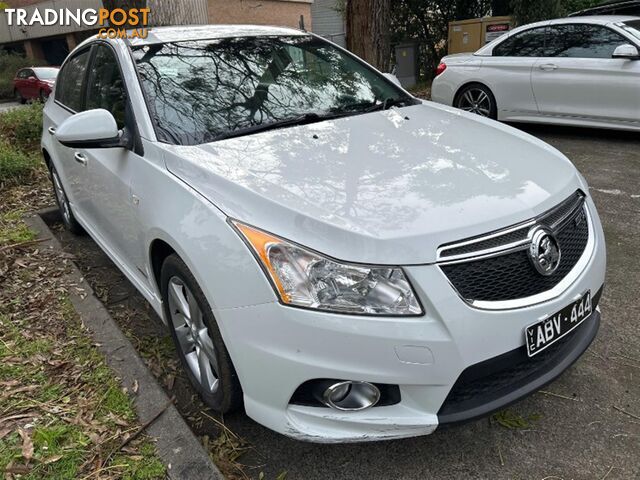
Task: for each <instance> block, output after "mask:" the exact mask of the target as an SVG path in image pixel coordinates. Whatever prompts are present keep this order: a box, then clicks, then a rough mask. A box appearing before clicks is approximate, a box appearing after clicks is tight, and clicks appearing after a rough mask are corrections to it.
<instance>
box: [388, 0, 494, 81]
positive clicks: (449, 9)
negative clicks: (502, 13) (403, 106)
mask: <svg viewBox="0 0 640 480" xmlns="http://www.w3.org/2000/svg"><path fill="white" fill-rule="evenodd" d="M490 10H491V1H490V0H453V1H452V0H397V1H395V2H394V8H393V11H392V12H391V17H392V19H391V31H392V32H393V36H392V42H393V43H399V42H402V41H406V40H415V41H417V42H418V43H419V47H420V51H419V57H420V62H421V70H422V73H423V75H424V76H426V77H432V76H433V72H434V70H435V66H436V65H437V62H439V61H440V58H442V57H443V56H444V55H446V52H447V36H448V32H449V22H451V21H453V20H464V19H468V18H478V17H482V16H485V15H487V14H488V13H489V12H490Z"/></svg>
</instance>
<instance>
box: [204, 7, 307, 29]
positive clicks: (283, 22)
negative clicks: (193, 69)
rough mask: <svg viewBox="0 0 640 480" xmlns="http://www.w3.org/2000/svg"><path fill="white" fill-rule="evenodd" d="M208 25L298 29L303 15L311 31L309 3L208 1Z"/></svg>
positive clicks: (305, 23)
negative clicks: (255, 25) (245, 25)
mask: <svg viewBox="0 0 640 480" xmlns="http://www.w3.org/2000/svg"><path fill="white" fill-rule="evenodd" d="M208 2H209V23H249V24H257V25H275V26H286V27H295V28H298V26H299V24H300V15H304V25H305V28H306V29H308V30H310V29H311V3H312V2H311V1H310V0H306V1H291V0H208Z"/></svg>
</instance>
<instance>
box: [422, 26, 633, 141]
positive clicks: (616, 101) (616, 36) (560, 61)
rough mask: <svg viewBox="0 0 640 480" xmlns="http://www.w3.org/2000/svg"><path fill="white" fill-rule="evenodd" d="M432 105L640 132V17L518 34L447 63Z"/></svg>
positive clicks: (496, 116) (445, 60)
mask: <svg viewBox="0 0 640 480" xmlns="http://www.w3.org/2000/svg"><path fill="white" fill-rule="evenodd" d="M432 100H433V101H435V102H438V103H444V104H446V105H453V106H455V107H458V108H460V109H462V110H466V111H470V112H474V113H477V114H479V115H482V116H485V117H490V118H493V119H497V120H503V121H510V122H537V123H553V124H562V125H576V126H584V127H598V128H616V129H624V130H640V17H628V16H627V17H623V16H594V17H574V18H563V19H558V20H551V21H546V22H540V23H534V24H531V25H525V26H523V27H519V28H516V29H514V30H513V31H512V32H511V33H510V34H509V35H505V36H503V37H500V38H499V39H496V40H495V41H493V42H491V43H489V44H488V45H486V46H484V47H483V48H481V49H480V50H478V51H477V52H475V53H464V54H458V55H450V56H447V57H445V58H443V59H442V62H441V63H440V65H439V66H438V70H437V76H436V78H435V80H434V82H433V87H432Z"/></svg>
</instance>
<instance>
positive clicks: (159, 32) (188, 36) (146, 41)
mask: <svg viewBox="0 0 640 480" xmlns="http://www.w3.org/2000/svg"><path fill="white" fill-rule="evenodd" d="M281 35H282V36H285V35H286V36H292V35H295V36H298V35H308V33H306V32H303V31H302V30H297V29H295V28H287V27H271V26H265V25H197V26H186V25H181V26H172V27H154V28H150V29H149V30H148V32H147V37H146V38H133V39H131V40H129V43H130V44H131V45H135V46H138V45H151V44H154V43H168V42H181V41H187V40H204V39H211V38H233V37H259V36H281Z"/></svg>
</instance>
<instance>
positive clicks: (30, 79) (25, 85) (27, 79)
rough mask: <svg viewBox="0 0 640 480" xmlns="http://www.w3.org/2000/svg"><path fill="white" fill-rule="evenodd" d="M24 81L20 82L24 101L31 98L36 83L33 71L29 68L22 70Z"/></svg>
mask: <svg viewBox="0 0 640 480" xmlns="http://www.w3.org/2000/svg"><path fill="white" fill-rule="evenodd" d="M23 75H24V79H23V80H22V97H23V98H26V99H30V98H33V92H34V90H35V83H36V82H37V80H36V76H35V74H34V73H33V70H31V69H30V68H28V69H26V70H24V73H23Z"/></svg>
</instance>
